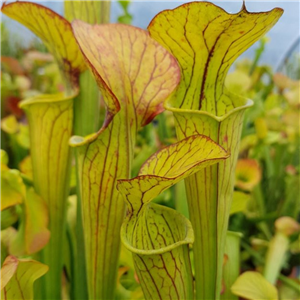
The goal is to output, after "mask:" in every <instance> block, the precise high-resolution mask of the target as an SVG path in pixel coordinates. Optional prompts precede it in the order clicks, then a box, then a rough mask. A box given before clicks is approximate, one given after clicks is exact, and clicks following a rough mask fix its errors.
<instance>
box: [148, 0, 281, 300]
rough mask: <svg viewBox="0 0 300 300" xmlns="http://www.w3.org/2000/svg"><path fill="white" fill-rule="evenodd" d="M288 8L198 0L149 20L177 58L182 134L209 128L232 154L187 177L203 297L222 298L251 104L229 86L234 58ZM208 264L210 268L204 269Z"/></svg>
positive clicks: (175, 103) (175, 102)
mask: <svg viewBox="0 0 300 300" xmlns="http://www.w3.org/2000/svg"><path fill="white" fill-rule="evenodd" d="M282 12H283V11H282V9H279V8H275V9H273V10H272V11H269V12H263V13H249V12H248V11H247V10H246V8H245V5H243V7H242V10H241V11H240V12H239V13H237V14H229V13H227V12H225V11H224V10H223V9H222V8H220V7H218V6H216V5H214V4H212V3H209V2H191V3H187V4H184V5H182V6H179V7H178V8H175V9H174V10H166V11H163V12H161V13H159V14H158V15H157V16H156V17H155V18H154V19H153V20H152V21H151V23H150V25H149V27H148V30H149V32H150V35H151V37H153V38H154V39H155V40H157V41H158V42H159V43H160V44H162V45H163V46H164V47H165V48H166V49H168V50H169V51H170V52H171V53H172V54H173V55H174V56H175V57H176V59H177V60H178V62H179V65H180V68H181V75H182V76H181V81H180V84H179V86H178V88H177V89H176V92H175V93H174V94H173V97H172V98H170V99H169V100H167V101H166V104H165V107H166V109H168V110H170V111H172V112H173V114H174V117H175V126H176V132H177V136H178V138H179V139H183V138H186V137H188V136H191V135H195V134H204V135H206V136H208V137H210V138H211V139H212V140H214V141H215V142H217V143H218V144H220V145H221V146H222V147H223V148H224V149H225V150H226V151H228V152H229V153H230V158H229V159H227V160H226V161H224V162H220V163H219V164H218V165H214V166H211V167H208V168H205V169H203V170H200V171H199V172H198V173H197V174H195V175H193V176H190V177H189V178H187V179H186V191H187V197H188V205H189V212H190V217H191V222H192V225H193V228H194V230H195V243H194V256H195V260H194V261H195V280H196V298H197V299H215V300H218V299H219V298H220V292H221V280H222V265H223V256H224V247H225V237H226V231H227V226H228V218H229V214H230V206H231V201H232V194H233V186H234V171H235V167H236V161H237V157H238V150H239V140H240V135H241V128H242V123H243V117H244V111H245V109H246V108H248V107H249V106H251V105H252V101H251V100H247V99H245V98H243V97H240V96H238V95H234V94H232V93H230V92H228V91H227V90H226V88H225V86H224V81H225V77H226V75H227V72H228V70H229V68H230V66H231V65H232V63H233V62H234V60H235V59H236V58H237V57H238V56H239V55H240V54H241V53H242V52H243V51H245V50H246V49H247V48H249V47H250V46H251V45H252V44H253V43H254V42H255V41H257V40H258V39H259V38H260V37H262V36H263V35H264V34H265V33H266V32H267V31H268V30H269V29H270V28H271V27H272V26H273V25H274V24H275V23H276V22H277V21H278V19H279V17H280V16H281V14H282ZM203 270H210V272H208V273H205V274H204V273H203Z"/></svg>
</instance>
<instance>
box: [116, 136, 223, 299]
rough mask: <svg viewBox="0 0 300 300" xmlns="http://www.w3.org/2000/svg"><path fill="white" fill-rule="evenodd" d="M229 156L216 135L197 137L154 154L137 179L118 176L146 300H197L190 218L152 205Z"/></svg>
mask: <svg viewBox="0 0 300 300" xmlns="http://www.w3.org/2000/svg"><path fill="white" fill-rule="evenodd" d="M226 158H228V154H227V153H226V151H225V150H224V149H223V148H222V147H220V146H219V145H217V144H216V143H214V142H213V141H212V140H211V139H209V138H207V137H205V136H201V135H195V136H191V137H189V138H186V139H185V140H182V141H180V142H178V143H176V144H173V145H171V146H169V147H166V148H164V149H163V150H161V151H158V152H157V153H155V154H154V155H153V156H151V157H150V158H149V159H148V160H147V161H146V162H145V164H144V165H143V166H142V168H141V169H140V172H139V174H138V176H137V177H135V178H133V179H130V180H126V179H124V180H118V185H117V188H118V190H119V191H120V192H121V193H122V194H123V196H124V200H125V201H126V202H127V204H128V213H127V216H126V219H125V221H124V223H123V225H122V229H121V238H122V242H123V243H124V245H125V246H126V247H127V248H128V249H129V250H130V251H131V252H132V254H133V259H134V262H135V268H136V271H137V273H138V277H139V280H140V282H141V285H142V288H143V292H144V295H145V298H146V299H169V298H170V299H193V294H194V288H193V277H192V273H191V268H190V261H189V254H188V246H187V245H188V244H190V243H192V242H193V241H194V234H193V229H192V226H191V224H190V222H189V221H188V220H187V219H186V218H185V217H184V216H183V215H181V214H180V213H178V212H176V211H175V210H172V209H170V208H168V207H164V206H161V205H157V204H153V203H151V200H153V199H154V198H155V197H157V196H158V195H159V194H160V193H162V192H163V191H164V190H166V189H167V188H169V187H171V186H172V185H174V184H176V183H177V182H178V181H180V180H182V179H184V178H186V177H188V176H190V175H191V174H193V173H195V172H197V171H199V169H202V168H205V167H207V166H208V165H212V164H216V163H217V162H219V161H221V160H224V159H226Z"/></svg>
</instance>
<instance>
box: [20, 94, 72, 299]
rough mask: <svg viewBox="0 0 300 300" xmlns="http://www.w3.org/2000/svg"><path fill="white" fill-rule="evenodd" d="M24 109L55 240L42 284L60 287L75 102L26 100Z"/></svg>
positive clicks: (46, 256) (46, 251)
mask: <svg viewBox="0 0 300 300" xmlns="http://www.w3.org/2000/svg"><path fill="white" fill-rule="evenodd" d="M62 99H64V100H62ZM21 107H22V108H23V109H24V110H25V111H26V116H27V120H28V123H29V129H30V130H29V135H30V150H31V157H32V158H33V178H34V188H35V191H36V192H37V193H38V194H39V195H40V196H41V197H42V199H44V200H45V201H46V203H47V206H48V211H49V230H50V232H51V236H50V241H49V244H48V245H47V246H46V247H45V248H44V249H43V254H42V255H43V262H44V263H45V264H47V265H49V266H50V267H51V269H50V271H49V273H48V274H47V275H46V276H45V277H44V278H43V279H42V281H44V280H45V281H47V280H49V281H50V282H52V283H53V282H56V283H57V284H60V282H61V280H60V278H61V273H62V267H63V262H62V250H61V247H59V246H58V245H61V241H62V240H63V239H64V234H65V231H64V230H63V227H64V220H65V210H66V199H67V197H68V194H69V191H68V189H69V166H70V147H69V146H68V142H69V139H70V136H71V134H72V125H73V99H72V98H63V96H62V95H53V96H51V95H48V96H47V95H44V96H37V97H36V98H32V99H27V100H24V101H23V102H22V104H21ZM44 287H45V293H46V294H47V297H53V299H59V298H60V295H57V294H53V293H55V292H54V291H53V289H52V288H51V286H49V285H48V284H45V285H44ZM58 290H59V289H58ZM59 292H60V291H59ZM57 297H58V298H57Z"/></svg>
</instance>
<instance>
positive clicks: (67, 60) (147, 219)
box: [1, 1, 299, 300]
mask: <svg viewBox="0 0 300 300" xmlns="http://www.w3.org/2000/svg"><path fill="white" fill-rule="evenodd" d="M64 5H65V6H64V8H65V17H62V16H60V15H58V14H57V13H55V12H54V11H52V10H51V9H49V8H47V7H44V6H42V5H40V4H36V3H31V2H13V3H4V4H3V5H2V9H1V10H2V13H3V14H5V15H6V16H8V17H10V18H12V19H14V20H16V21H18V22H19V23H21V24H22V25H24V26H26V27H27V28H28V29H30V30H31V31H32V32H33V33H34V34H35V35H36V36H38V37H39V38H40V39H41V41H42V42H43V43H44V45H45V46H46V47H47V51H49V53H51V54H52V56H53V57H54V60H55V62H56V64H57V66H58V70H59V73H60V75H59V76H60V77H59V78H60V85H61V87H60V91H57V92H56V93H52V94H42V93H39V94H36V95H34V96H32V97H29V98H26V99H24V100H23V101H22V102H21V103H20V105H19V107H20V108H21V109H22V110H24V111H25V114H26V119H27V122H28V126H29V138H30V157H31V163H32V177H29V176H27V175H26V174H24V172H22V171H19V170H17V169H11V168H10V167H9V161H8V156H7V153H6V152H5V151H3V150H1V151H2V152H1V156H2V160H1V173H2V189H1V193H2V194H1V196H2V202H1V216H2V219H3V222H6V223H2V227H3V224H5V226H4V227H5V228H3V229H5V230H3V234H2V236H3V237H2V247H3V249H4V250H5V256H4V258H3V259H4V262H3V265H2V269H1V277H2V282H1V293H2V297H3V299H51V300H53V299H103V300H104V299H110V300H112V299H161V300H166V299H214V300H219V299H226V300H235V299H239V297H245V298H246V299H278V291H277V289H276V287H275V286H276V281H277V279H278V277H279V276H281V275H280V270H281V268H282V265H283V259H284V256H285V253H286V251H288V249H289V245H290V240H289V236H291V235H293V234H294V233H296V232H298V231H299V224H298V223H297V222H296V221H295V220H294V219H293V218H292V217H289V216H285V217H283V218H282V219H278V220H277V222H276V224H275V225H276V233H275V234H274V236H273V237H271V238H270V244H269V248H268V252H267V254H266V262H265V267H264V270H263V271H261V272H254V271H248V272H244V273H243V274H242V275H240V259H239V255H240V251H239V247H240V239H241V238H242V234H240V233H237V232H230V231H228V223H229V217H230V215H231V214H232V213H234V212H236V209H237V208H236V207H237V206H239V205H241V203H242V202H243V201H244V200H243V195H244V196H246V197H247V193H246V194H245V193H242V192H234V187H235V182H237V180H236V175H235V174H236V172H235V170H236V166H237V160H238V156H239V153H240V152H239V149H240V139H241V133H242V130H243V128H244V125H243V124H244V123H243V120H244V115H245V112H246V111H247V110H251V106H253V101H252V100H250V99H247V98H246V97H244V95H243V94H241V95H240V94H237V93H234V92H232V91H229V90H228V89H227V88H226V86H225V79H226V76H227V73H228V71H229V69H230V67H231V66H232V64H233V62H234V61H235V60H236V59H237V58H238V57H239V56H240V55H241V54H242V53H243V52H244V51H245V50H246V49H248V48H249V47H250V46H251V45H253V44H254V43H255V42H256V41H258V40H260V39H261V38H262V37H263V36H264V35H265V34H266V33H267V32H268V31H269V30H270V29H271V28H272V27H273V26H274V25H275V24H276V22H277V21H278V20H279V18H280V16H281V15H282V13H283V10H282V9H280V8H274V9H273V10H271V11H268V12H259V13H257V12H256V13H251V12H248V11H247V9H246V6H245V3H244V4H243V6H242V9H241V10H240V12H238V13H235V14H229V13H227V12H226V11H224V10H223V9H222V8H220V7H218V6H216V5H214V4H212V3H209V2H191V3H186V4H183V5H181V6H179V7H177V8H175V9H173V10H165V11H162V12H160V13H159V14H158V15H156V16H155V17H154V18H153V19H152V21H151V22H150V24H149V26H148V28H147V29H146V30H144V29H140V28H137V27H134V26H131V25H128V24H121V23H119V24H109V14H110V2H108V1H107V2H106V1H65V3H64ZM121 5H122V7H123V9H124V12H125V15H124V16H123V17H122V18H120V21H121V22H123V23H124V22H125V23H126V22H127V23H130V20H131V17H130V14H129V12H128V5H129V2H128V1H121ZM164 110H166V111H165V112H164ZM159 114H160V115H159ZM165 114H167V116H168V117H167V118H168V120H171V123H172V122H174V126H175V130H176V135H177V140H175V139H174V138H173V139H172V138H171V139H169V141H168V142H166V143H165V146H166V147H159V149H153V151H152V152H151V151H150V153H148V152H147V151H146V152H145V153H146V154H147V156H145V155H144V156H141V155H140V156H139V157H142V158H143V159H142V160H141V159H140V162H139V163H137V157H138V156H137V153H136V149H137V147H139V146H140V143H141V141H140V137H141V132H143V133H144V134H146V135H148V137H149V136H150V140H151V138H152V139H153V132H154V131H155V128H154V127H153V126H152V127H150V126H151V124H154V123H153V122H154V121H155V120H160V125H159V126H162V127H163V130H164V131H166V130H168V129H167V127H166V126H168V124H169V123H168V122H167V118H166V116H165ZM172 120H173V121H172ZM3 124H4V123H3ZM5 124H6V123H5ZM161 124H162V125H161ZM162 127H160V128H162ZM142 149H143V148H142ZM155 150H157V151H156V152H155ZM153 153H154V154H153ZM150 154H152V155H150ZM248 162H249V160H245V164H246V170H250V172H251V168H249V167H248V165H247V164H248ZM240 164H241V166H242V165H243V164H242V162H241V163H240ZM137 166H138V167H137ZM252 166H254V171H253V172H254V174H255V171H257V172H258V174H260V171H259V167H258V166H257V165H255V162H254V165H253V164H252ZM238 168H239V165H238ZM138 169H139V171H137V170H138ZM134 170H136V171H134ZM240 172H241V173H242V175H241V176H244V175H243V174H244V173H243V169H242V171H240ZM251 174H252V173H250V177H251ZM259 176H260V175H257V176H256V179H257V182H254V183H253V184H252V183H251V180H250V181H249V183H248V185H247V183H245V181H247V174H246V180H242V181H241V185H240V187H239V188H240V190H244V188H243V187H244V185H243V183H244V184H245V185H246V187H247V188H246V191H248V192H249V191H250V190H252V186H256V185H257V184H258V181H259V179H258V178H259ZM70 178H71V179H70ZM183 180H184V184H185V190H186V198H185V196H184V192H183V193H182V195H183V196H182V199H179V201H182V204H181V206H184V205H185V204H184V203H185V201H187V207H188V211H187V210H186V211H185V212H183V210H181V212H180V209H177V210H176V209H174V207H173V208H172V207H167V206H165V205H161V204H158V203H156V202H157V199H159V197H163V196H162V195H165V193H167V192H169V193H170V194H171V195H173V196H174V193H173V194H172V192H170V190H171V191H174V187H173V186H175V188H177V187H178V189H180V190H181V191H183V189H182V188H184V186H183V185H182V183H181V181H183ZM70 181H71V189H70ZM254 181H255V179H254ZM72 182H73V184H72ZM74 182H75V183H74ZM237 195H239V197H238V201H236V200H233V199H235V197H236V196H237ZM241 195H242V196H241ZM232 201H233V203H232ZM239 201H240V202H239ZM175 208H176V207H175ZM240 210H241V209H239V208H238V209H237V211H240ZM183 213H184V214H185V215H184V214H183ZM188 215H189V218H188ZM263 226H265V225H263ZM264 228H265V227H264ZM278 245H280V246H278ZM280 247H281V252H280V251H279V252H278V251H277V252H276V251H275V252H274V251H273V250H274V248H276V249H277V250H278V248H280ZM272 249H273V250H272ZM4 250H3V251H4ZM120 251H121V256H120ZM124 256H125V260H128V261H127V267H126V264H125V266H124V265H123V266H122V263H120V261H122V260H123V261H124ZM274 260H277V261H278V263H277V265H276V266H274ZM130 264H131V269H130V268H128V265H130ZM129 269H130V270H129ZM127 271H128V272H133V274H134V276H133V277H132V278H135V286H138V288H135V289H134V288H131V289H130V288H128V289H127V290H126V289H125V288H124V286H122V285H121V283H120V278H121V277H122V276H123V275H124V274H125V273H126V272H127ZM286 280H287V281H288V280H289V279H288V278H287V279H286ZM35 281H36V283H35V284H34V282H35ZM33 284H34V285H33ZM290 285H292V284H291V283H290ZM247 290H250V292H249V293H248V294H247V292H246V291H247Z"/></svg>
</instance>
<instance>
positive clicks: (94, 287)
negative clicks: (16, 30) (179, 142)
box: [70, 21, 180, 299]
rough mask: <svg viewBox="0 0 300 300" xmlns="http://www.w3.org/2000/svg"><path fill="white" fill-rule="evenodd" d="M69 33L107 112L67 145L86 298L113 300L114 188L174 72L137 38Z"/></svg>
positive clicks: (79, 27)
mask: <svg viewBox="0 0 300 300" xmlns="http://www.w3.org/2000/svg"><path fill="white" fill-rule="evenodd" d="M72 26H73V31H74V35H75V37H76V39H77V42H78V44H79V46H80V48H81V50H82V52H83V54H84V56H85V58H86V61H87V63H88V65H89V67H90V69H91V71H92V72H93V74H94V76H95V78H96V81H97V83H98V86H99V88H100V91H101V93H102V96H103V98H104V102H105V104H106V106H107V113H106V119H105V121H104V124H103V126H102V128H101V129H100V130H99V131H98V132H96V133H94V134H91V135H89V136H86V137H79V136H74V137H73V138H72V139H71V142H70V143H71V145H72V146H73V147H77V151H78V152H77V153H78V166H79V177H80V185H81V187H80V188H81V199H82V208H83V224H84V228H85V232H84V234H85V242H86V262H87V274H88V285H89V286H88V290H89V297H90V298H91V299H113V294H114V286H115V282H116V276H117V272H116V271H117V261H118V255H119V244H120V227H121V224H122V220H123V217H124V205H123V204H122V201H121V199H120V195H119V192H118V191H117V190H116V188H115V186H116V180H117V178H128V177H129V176H130V165H131V162H132V157H133V146H134V144H135V136H136V133H137V130H138V129H139V128H141V127H142V126H144V125H146V124H147V123H149V122H150V121H151V120H152V118H153V117H154V116H155V115H156V114H158V113H160V112H161V111H162V110H163V105H162V103H163V101H164V100H165V99H166V98H167V97H168V96H169V95H170V93H171V92H172V91H173V90H174V89H175V87H176V85H177V84H178V82H179V77H180V72H179V67H178V65H177V63H176V61H175V59H174V58H173V57H172V56H171V55H170V54H169V53H168V52H167V51H166V50H165V49H164V48H163V47H162V46H160V45H159V44H158V43H157V42H155V41H154V40H153V39H151V38H150V37H149V35H148V33H147V32H146V31H144V30H140V29H138V28H135V27H131V26H126V25H120V24H119V25H117V24H110V25H94V26H91V25H88V24H86V23H84V22H81V21H74V22H73V23H72Z"/></svg>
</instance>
